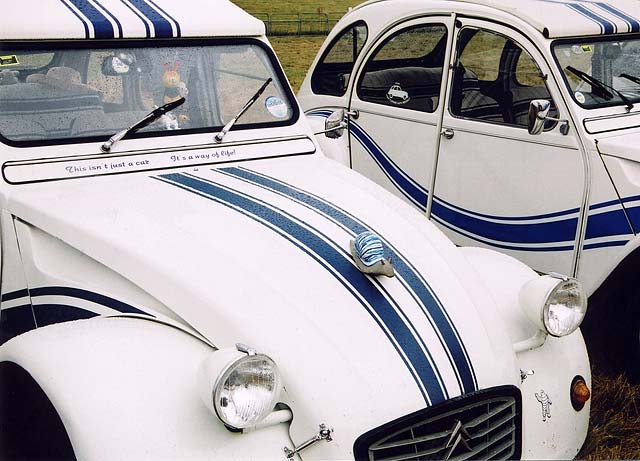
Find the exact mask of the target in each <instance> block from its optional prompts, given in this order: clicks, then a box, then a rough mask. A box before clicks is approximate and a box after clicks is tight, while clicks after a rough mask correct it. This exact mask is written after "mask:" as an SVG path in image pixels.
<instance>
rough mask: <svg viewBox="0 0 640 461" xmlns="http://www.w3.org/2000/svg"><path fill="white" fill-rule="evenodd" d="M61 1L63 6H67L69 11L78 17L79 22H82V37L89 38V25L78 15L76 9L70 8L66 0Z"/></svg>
mask: <svg viewBox="0 0 640 461" xmlns="http://www.w3.org/2000/svg"><path fill="white" fill-rule="evenodd" d="M60 1H61V2H62V4H63V5H64V6H66V7H67V9H68V10H69V11H71V12H72V13H73V15H74V16H75V17H76V18H78V19H79V20H80V22H81V23H82V26H83V27H84V38H91V35H90V33H89V26H88V25H87V23H86V22H85V20H84V18H83V17H82V16H80V15H79V14H78V12H77V11H76V10H74V9H73V8H71V6H70V5H69V4H68V3H67V0H60Z"/></svg>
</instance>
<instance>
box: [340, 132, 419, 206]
mask: <svg viewBox="0 0 640 461" xmlns="http://www.w3.org/2000/svg"><path fill="white" fill-rule="evenodd" d="M349 128H350V129H351V133H352V135H353V136H354V137H355V138H356V139H357V140H358V141H359V142H360V143H361V144H362V145H363V146H364V148H365V149H366V150H367V152H369V153H370V154H371V157H372V158H373V160H374V161H375V162H376V163H377V164H378V166H379V167H380V168H381V169H382V171H383V172H384V174H385V175H386V176H387V177H388V178H389V180H390V181H391V182H393V183H394V184H395V185H396V187H398V190H400V191H401V192H402V193H403V195H404V196H405V197H407V198H408V199H409V200H410V201H411V202H412V203H414V204H415V205H416V206H417V207H419V208H420V209H421V210H422V211H425V210H426V209H427V190H426V189H424V188H423V187H422V186H420V184H418V183H417V182H416V181H414V180H413V179H411V178H410V177H409V176H408V175H406V174H403V173H402V170H401V169H400V168H399V167H398V165H396V164H395V163H394V162H393V161H392V160H391V159H390V158H389V157H388V156H387V155H385V153H384V152H383V151H382V149H381V148H380V146H378V145H377V144H376V143H375V141H374V140H373V139H371V137H370V136H369V135H368V134H367V133H366V132H365V131H364V130H363V129H362V128H361V127H360V126H359V125H357V124H356V123H353V122H351V123H349Z"/></svg>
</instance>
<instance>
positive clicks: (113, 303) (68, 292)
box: [29, 287, 151, 315]
mask: <svg viewBox="0 0 640 461" xmlns="http://www.w3.org/2000/svg"><path fill="white" fill-rule="evenodd" d="M29 293H30V294H31V298H36V297H38V296H68V297H70V298H78V299H83V300H85V301H90V302H92V303H96V304H100V305H102V306H105V307H108V308H110V309H113V310H115V311H118V312H122V313H125V314H144V315H151V314H148V313H147V312H144V311H141V310H140V309H137V308H135V307H133V306H132V305H130V304H127V303H124V302H122V301H119V300H117V299H114V298H111V297H109V296H105V295H101V294H99V293H94V292H93V291H87V290H83V289H81V288H71V287H41V288H32V289H30V290H29Z"/></svg>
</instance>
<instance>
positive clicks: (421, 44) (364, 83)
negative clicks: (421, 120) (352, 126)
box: [358, 24, 447, 112]
mask: <svg viewBox="0 0 640 461" xmlns="http://www.w3.org/2000/svg"><path fill="white" fill-rule="evenodd" d="M446 42H447V28H446V27H445V26H444V25H442V24H436V25H420V26H412V27H409V28H407V29H403V30H401V31H399V32H397V33H395V34H393V35H392V36H390V37H389V38H387V39H386V40H385V41H384V42H383V43H382V44H381V45H379V46H378V48H377V49H376V50H375V51H374V53H373V54H372V55H371V57H370V58H369V60H368V61H367V63H366V64H365V66H364V69H363V72H362V74H361V76H360V80H359V82H358V97H359V98H360V99H361V100H363V101H367V102H373V103H376V104H382V105H385V106H394V107H402V108H405V109H412V110H419V111H422V112H434V111H435V110H436V108H437V107H438V99H439V97H440V86H441V83H442V65H443V63H444V56H445V51H446Z"/></svg>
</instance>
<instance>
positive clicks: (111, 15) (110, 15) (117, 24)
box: [93, 0, 124, 38]
mask: <svg viewBox="0 0 640 461" xmlns="http://www.w3.org/2000/svg"><path fill="white" fill-rule="evenodd" d="M93 1H94V3H95V4H96V5H98V6H99V7H100V8H102V9H103V10H104V11H105V13H107V14H108V15H109V17H111V19H113V22H115V23H116V26H118V37H120V38H122V37H124V35H122V24H121V23H120V20H118V18H117V17H116V16H115V15H114V14H113V13H111V12H110V11H109V10H108V9H106V8H105V7H104V6H102V5H101V4H100V3H99V2H98V0H93Z"/></svg>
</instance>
